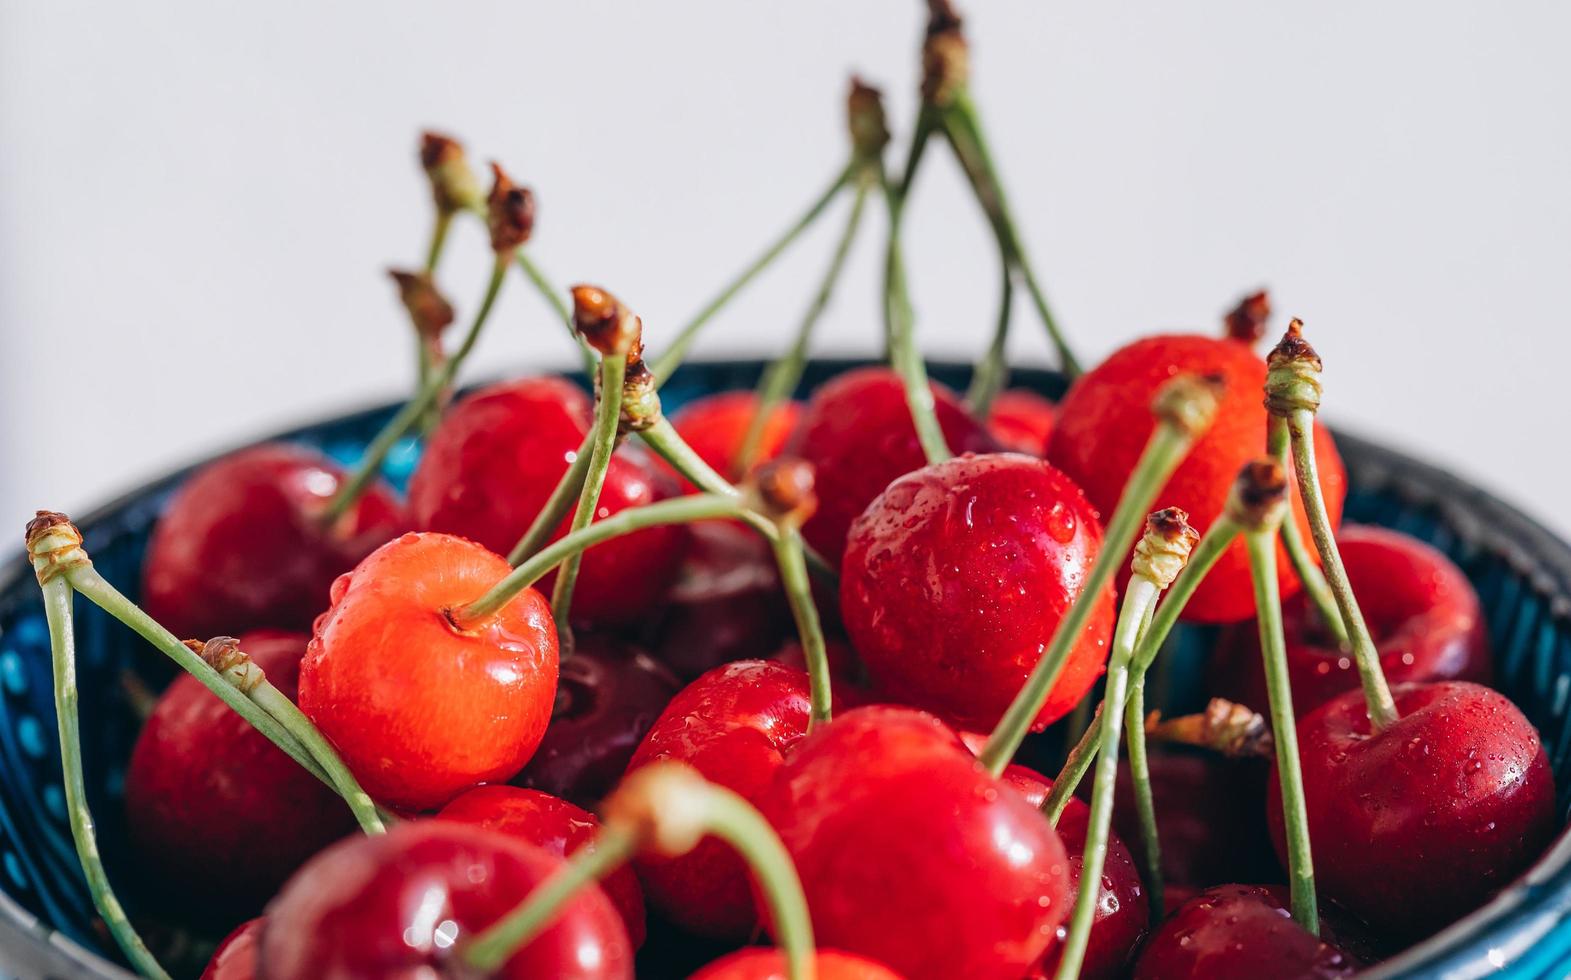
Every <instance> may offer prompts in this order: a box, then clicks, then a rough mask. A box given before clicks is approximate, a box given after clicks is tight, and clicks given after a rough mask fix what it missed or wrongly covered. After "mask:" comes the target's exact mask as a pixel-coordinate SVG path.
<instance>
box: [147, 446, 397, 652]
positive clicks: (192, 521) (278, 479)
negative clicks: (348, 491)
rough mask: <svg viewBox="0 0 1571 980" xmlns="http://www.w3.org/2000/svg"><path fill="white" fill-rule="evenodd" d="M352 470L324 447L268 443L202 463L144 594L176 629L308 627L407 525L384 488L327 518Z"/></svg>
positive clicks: (204, 633) (152, 550)
mask: <svg viewBox="0 0 1571 980" xmlns="http://www.w3.org/2000/svg"><path fill="white" fill-rule="evenodd" d="M344 476H345V474H344V470H343V468H342V467H340V466H339V465H338V464H337V463H335V462H333V461H332V460H330V459H328V458H327V457H326V456H324V455H322V454H321V453H319V452H317V451H316V450H314V449H309V448H307V447H305V446H292V445H285V444H283V443H269V444H267V445H263V446H255V447H253V448H251V449H242V450H241V451H240V452H237V453H234V454H232V455H230V456H225V457H224V458H223V459H220V460H218V461H217V462H214V463H211V464H209V465H207V466H205V467H203V468H202V469H201V470H199V471H197V472H196V474H195V475H193V476H192V477H191V478H190V479H189V480H187V481H186V482H185V484H184V485H182V486H181V487H180V489H179V490H178V491H176V493H175V495H174V498H173V499H172V500H170V502H169V506H168V508H167V509H166V510H165V511H164V514H163V516H162V517H161V518H160V519H159V521H158V526H157V527H155V528H154V529H153V536H152V540H151V541H150V542H149V543H148V546H147V559H146V561H145V562H144V563H143V565H142V601H143V604H144V605H145V606H146V608H147V612H148V614H149V615H151V616H152V617H153V618H154V619H156V620H158V621H159V622H160V623H162V624H163V625H164V626H166V627H168V628H169V629H170V630H171V631H173V632H174V634H175V635H176V636H193V637H198V638H201V639H207V638H208V637H211V636H216V635H219V634H227V635H234V634H237V633H240V632H243V631H245V630H251V629H258V628H263V627H273V628H277V629H291V630H301V631H304V630H307V629H310V628H311V620H312V619H314V618H316V615H317V614H318V613H320V612H321V611H322V610H323V609H324V608H326V607H327V590H328V588H329V587H330V586H331V585H332V584H333V579H335V578H337V577H338V576H340V575H342V574H343V573H344V572H347V571H349V570H350V569H351V568H353V567H355V564H356V563H357V562H358V561H360V559H362V558H364V557H365V556H366V555H368V554H370V553H371V551H372V550H373V549H375V548H376V547H377V546H378V545H381V544H383V543H384V542H386V541H388V540H389V539H391V538H393V537H394V536H395V535H397V534H399V533H400V532H402V531H404V530H406V529H407V528H408V521H407V518H406V517H405V515H404V510H403V507H402V506H401V505H400V504H399V502H398V498H397V497H395V496H394V495H393V492H392V491H391V490H389V489H388V488H387V487H386V486H385V485H383V484H380V483H377V484H373V485H372V486H370V487H369V488H367V490H366V491H365V493H364V494H363V495H362V496H361V497H360V499H359V500H357V501H356V502H355V504H354V505H353V506H352V507H350V509H349V511H348V513H346V514H345V515H344V516H343V517H342V518H341V519H340V520H339V521H338V522H337V523H336V524H334V525H333V526H332V527H325V526H323V524H322V523H321V518H320V514H321V512H322V509H323V508H324V507H325V506H326V504H327V502H328V501H329V500H330V499H332V496H333V494H334V493H336V492H337V491H338V486H339V484H340V483H341V482H342V481H343V479H344Z"/></svg>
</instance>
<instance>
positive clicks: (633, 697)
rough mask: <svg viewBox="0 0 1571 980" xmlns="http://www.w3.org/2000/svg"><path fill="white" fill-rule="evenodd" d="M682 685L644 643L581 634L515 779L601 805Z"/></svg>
mask: <svg viewBox="0 0 1571 980" xmlns="http://www.w3.org/2000/svg"><path fill="white" fill-rule="evenodd" d="M681 686H682V685H681V682H679V681H678V680H677V679H676V677H675V676H674V675H673V674H672V673H671V671H670V670H668V669H666V667H665V665H664V664H661V663H660V662H658V661H656V660H655V659H654V658H652V657H650V656H649V654H647V653H645V652H644V651H643V650H641V649H639V648H638V647H635V646H632V645H630V644H627V643H625V642H623V641H621V640H614V639H611V638H609V637H605V636H598V635H595V634H588V633H581V634H579V636H578V640H577V644H576V646H575V647H574V648H573V655H572V656H571V657H568V658H567V659H566V660H564V661H562V675H561V677H560V678H559V679H558V680H557V685H556V704H555V706H554V707H553V708H552V710H551V723H550V725H549V726H547V728H546V730H545V737H544V738H543V739H541V741H540V747H539V748H538V749H536V750H535V755H534V758H532V759H530V760H529V764H528V765H527V766H525V767H524V769H523V771H522V772H520V773H519V774H518V775H517V776H516V777H514V779H513V782H514V783H516V784H517V785H519V786H528V787H532V788H534V789H540V790H544V791H545V792H547V793H550V794H552V795H555V796H560V797H562V798H563V799H564V800H571V801H572V802H574V803H576V804H578V805H580V806H586V807H592V806H595V805H596V804H598V803H599V802H600V799H601V798H602V797H604V796H605V795H606V794H607V793H609V792H610V791H611V788H612V787H613V786H615V785H616V783H617V780H619V779H621V778H622V773H624V772H626V771H627V763H628V762H629V760H631V759H632V758H633V750H634V749H637V748H638V743H639V742H641V741H643V738H644V735H645V733H647V732H648V731H649V727H650V726H651V725H653V724H654V723H655V719H656V718H658V717H660V712H661V711H664V710H665V706H666V705H667V704H670V703H671V698H672V697H674V696H675V695H676V692H677V691H678V690H679V689H680V688H681Z"/></svg>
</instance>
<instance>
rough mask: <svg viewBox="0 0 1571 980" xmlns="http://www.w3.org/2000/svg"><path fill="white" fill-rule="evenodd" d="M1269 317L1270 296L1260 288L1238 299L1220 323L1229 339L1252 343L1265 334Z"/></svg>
mask: <svg viewBox="0 0 1571 980" xmlns="http://www.w3.org/2000/svg"><path fill="white" fill-rule="evenodd" d="M1270 319H1271V297H1270V296H1269V295H1267V294H1266V291H1265V290H1264V289H1262V290H1260V291H1259V292H1258V293H1250V294H1249V295H1248V296H1245V297H1244V298H1243V299H1241V300H1239V301H1238V305H1237V306H1235V307H1233V309H1232V312H1230V313H1228V314H1227V316H1226V317H1224V318H1223V320H1222V323H1223V325H1224V326H1225V328H1226V330H1227V336H1228V337H1229V338H1230V339H1232V340H1237V341H1242V342H1243V343H1246V344H1251V345H1253V344H1255V343H1258V342H1259V340H1260V338H1261V337H1264V336H1265V335H1266V322H1267V321H1268V320H1270Z"/></svg>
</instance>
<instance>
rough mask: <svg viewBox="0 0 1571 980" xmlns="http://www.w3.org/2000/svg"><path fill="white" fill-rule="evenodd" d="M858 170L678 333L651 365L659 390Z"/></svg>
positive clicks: (846, 171)
mask: <svg viewBox="0 0 1571 980" xmlns="http://www.w3.org/2000/svg"><path fill="white" fill-rule="evenodd" d="M857 167H858V162H857V161H855V160H852V161H850V162H848V163H847V164H846V165H845V166H844V167H842V168H841V169H840V170H839V171H838V172H837V173H836V174H835V176H834V179H833V180H831V181H830V182H829V186H828V187H826V188H824V191H823V193H821V194H820V195H819V196H818V198H817V199H816V200H814V201H813V203H812V205H810V206H809V207H808V209H807V211H806V213H804V214H803V215H802V216H801V217H800V218H798V219H797V220H796V222H795V223H794V224H793V225H791V227H790V228H787V229H786V231H785V233H784V234H782V235H781V236H780V237H779V238H777V239H775V240H774V241H773V242H771V243H770V245H769V247H768V248H766V249H765V250H764V253H763V254H762V255H760V256H758V258H756V259H754V260H753V262H752V263H751V264H750V265H748V266H747V267H746V268H744V269H743V270H742V271H741V272H740V273H739V274H738V275H737V276H736V278H734V279H732V280H731V281H730V282H729V283H727V284H726V285H725V287H724V288H723V289H721V290H720V293H719V295H717V296H715V298H714V299H712V300H710V301H709V302H708V304H706V305H705V306H704V308H703V309H701V310H699V311H698V313H697V314H696V315H695V316H694V317H693V319H692V320H690V321H688V323H687V325H686V326H685V327H683V328H682V329H681V331H679V332H678V333H677V335H676V339H675V340H673V341H672V342H671V346H670V347H668V348H667V349H666V351H665V353H664V354H662V355H661V356H660V357H658V358H656V359H655V360H653V361H651V362H650V365H649V370H650V372H651V373H652V374H653V375H654V377H655V384H656V385H657V386H658V385H662V384H665V382H666V379H667V378H669V377H671V374H672V373H673V372H674V371H675V370H676V369H677V367H678V365H680V364H681V363H682V359H683V358H685V357H686V356H687V352H688V349H689V348H691V347H692V346H693V342H694V341H696V340H697V339H698V332H699V331H700V330H702V329H703V327H704V325H705V324H707V323H708V322H709V321H710V320H711V319H713V318H714V316H715V314H717V313H719V312H720V311H721V310H722V309H723V308H724V307H725V305H726V304H727V303H729V302H730V301H731V300H732V298H734V297H735V296H736V294H737V293H739V292H741V291H742V289H743V288H744V287H745V286H746V285H747V284H748V283H750V282H752V281H753V279H754V277H756V276H757V275H758V274H759V273H760V272H763V271H764V270H765V269H767V268H769V266H770V265H771V264H772V263H773V262H774V261H775V259H777V258H779V257H780V255H781V254H782V253H784V252H785V250H786V249H787V248H789V247H790V245H791V243H792V242H794V241H796V240H797V238H798V237H800V236H801V234H802V232H804V231H806V230H807V229H808V228H809V227H811V226H812V224H813V222H814V221H816V220H818V216H819V215H821V214H823V213H824V209H825V208H827V207H828V206H829V202H830V201H833V200H834V198H835V195H837V194H839V193H840V192H841V191H842V190H843V189H844V188H845V187H846V185H847V184H848V183H850V181H851V179H852V177H853V176H854V175H855V173H856V169H857Z"/></svg>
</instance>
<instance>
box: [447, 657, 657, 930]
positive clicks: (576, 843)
mask: <svg viewBox="0 0 1571 980" xmlns="http://www.w3.org/2000/svg"><path fill="white" fill-rule="evenodd" d="M580 653H582V651H576V652H575V653H574V654H573V656H574V657H575V658H576V657H578V656H579V654H580ZM570 662H571V661H570ZM437 819H439V820H456V821H458V822H459V823H468V824H474V825H475V826H478V827H484V828H486V829H487V830H495V831H498V832H499V833H503V834H506V835H507V836H509V837H512V838H515V839H517V840H521V841H523V842H524V843H525V844H531V845H533V846H535V847H538V848H541V849H542V850H546V851H550V852H551V853H552V854H555V855H556V856H558V857H567V856H568V855H569V854H573V853H575V852H577V851H579V850H581V849H583V848H586V847H587V848H589V849H590V852H591V853H593V849H594V845H595V836H596V834H598V833H599V831H600V821H598V820H596V819H595V817H594V814H592V813H589V812H588V811H587V810H581V809H579V808H578V807H576V806H574V805H573V804H571V803H569V802H567V801H566V800H563V799H558V798H557V797H555V796H552V795H551V794H549V793H542V792H540V791H539V790H535V789H520V788H519V787H517V786H477V787H475V788H474V789H472V790H470V791H469V792H467V793H464V794H463V795H461V796H459V797H458V798H457V799H455V800H453V802H451V803H449V804H448V805H447V806H445V807H443V808H442V810H441V812H439V813H438V814H437ZM600 887H601V888H602V889H604V890H605V894H606V897H607V898H609V899H610V900H611V904H613V905H615V906H616V910H617V911H618V912H619V913H621V916H622V924H623V925H625V926H626V927H627V935H628V938H629V939H630V940H631V941H632V944H633V948H634V949H637V948H638V947H639V946H642V945H643V944H644V892H643V890H642V889H641V888H639V887H638V877H637V876H636V875H634V874H633V869H632V868H630V867H625V866H624V867H621V868H618V869H616V870H615V871H613V872H611V874H610V875H608V876H606V877H605V878H602V879H601V880H600Z"/></svg>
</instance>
